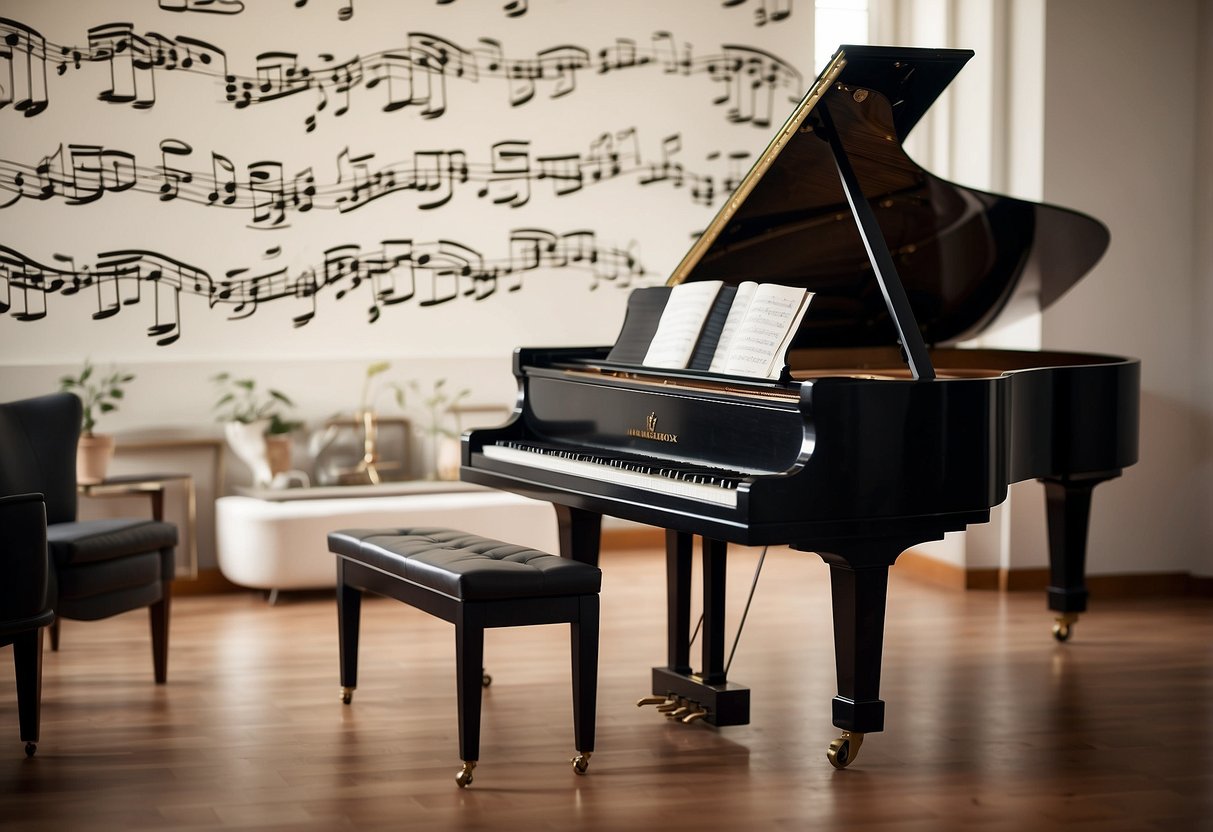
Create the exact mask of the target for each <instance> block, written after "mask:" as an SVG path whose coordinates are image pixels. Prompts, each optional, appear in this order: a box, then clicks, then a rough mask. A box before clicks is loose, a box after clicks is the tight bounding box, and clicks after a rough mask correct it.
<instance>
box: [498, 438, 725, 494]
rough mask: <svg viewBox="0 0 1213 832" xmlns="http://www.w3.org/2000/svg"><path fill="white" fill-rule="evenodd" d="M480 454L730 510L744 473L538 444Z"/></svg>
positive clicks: (505, 446) (503, 445) (509, 446)
mask: <svg viewBox="0 0 1213 832" xmlns="http://www.w3.org/2000/svg"><path fill="white" fill-rule="evenodd" d="M483 453H484V455H485V456H486V457H488V458H489V459H498V460H502V461H504V462H513V463H515V464H518V465H525V466H528V467H530V468H541V469H543V470H546V471H557V472H560V473H565V474H573V475H575V476H579V477H588V478H590V479H594V480H599V481H604V482H613V483H617V484H619V485H627V486H632V487H633V488H641V489H645V490H646V491H658V492H661V493H663V494H671V495H673V496H676V497H687V498H689V499H692V500H702V501H703V502H708V503H715V504H716V505H722V506H729V507H732V508H736V507H737V482H738V481H739V480H740V479H741V478H742V477H745V476H747V475H746V474H743V473H740V472H737V471H720V470H715V469H711V468H705V467H703V466H695V465H691V464H684V463H680V462H677V461H672V460H665V459H657V458H655V457H649V458H645V457H634V456H631V457H629V456H624V455H620V454H614V453H612V452H610V451H604V450H600V449H594V451H593V453H591V452H589V451H588V450H586V449H576V448H569V447H566V446H561V445H552V444H544V443H539V442H500V443H498V444H496V445H485V446H484V451H483Z"/></svg>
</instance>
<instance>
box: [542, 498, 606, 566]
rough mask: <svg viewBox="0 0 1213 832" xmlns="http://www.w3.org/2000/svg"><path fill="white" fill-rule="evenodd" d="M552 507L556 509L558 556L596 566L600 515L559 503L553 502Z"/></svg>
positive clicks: (600, 527) (600, 538)
mask: <svg viewBox="0 0 1213 832" xmlns="http://www.w3.org/2000/svg"><path fill="white" fill-rule="evenodd" d="M552 507H553V508H555V509H556V525H557V529H558V533H559V535H560V556H561V557H562V558H572V559H573V560H576V561H580V562H581V563H588V564H589V565H590V566H597V565H598V548H599V545H600V543H601V540H602V515H601V514H598V513H596V512H593V511H586V510H585V509H582V508H573V507H572V506H562V505H560V504H559V503H553V504H552Z"/></svg>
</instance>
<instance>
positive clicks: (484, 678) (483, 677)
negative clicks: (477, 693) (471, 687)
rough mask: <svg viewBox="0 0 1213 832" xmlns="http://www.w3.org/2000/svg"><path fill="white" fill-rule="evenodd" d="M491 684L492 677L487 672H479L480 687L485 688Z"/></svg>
mask: <svg viewBox="0 0 1213 832" xmlns="http://www.w3.org/2000/svg"><path fill="white" fill-rule="evenodd" d="M491 684H493V677H492V676H490V675H489V674H487V673H481V674H480V687H482V688H487V687H488V686H489V685H491Z"/></svg>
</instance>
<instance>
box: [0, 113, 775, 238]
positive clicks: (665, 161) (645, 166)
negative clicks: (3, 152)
mask: <svg viewBox="0 0 1213 832" xmlns="http://www.w3.org/2000/svg"><path fill="white" fill-rule="evenodd" d="M681 151H682V137H681V135H680V134H678V133H675V134H673V135H670V136H666V137H665V138H664V139H662V140H661V143H660V146H659V147H658V148H656V150H655V151H654V152H653V153H651V154H649V155H648V156H647V157H646V156H645V155H644V154H642V153H641V149H640V138H639V136H638V134H637V129H636V128H635V127H630V128H627V129H624V130H619V131H615V132H607V133H602V134H600V135H599V136H597V137H596V138H595V139H593V140H592V141H591V142H589V144H588V147H587V148H586V149H585V150H584V151H581V152H562V153H536V152H535V151H534V149H533V147H532V142H531V141H525V140H516V141H501V142H497V143H495V144H493V145H492V146H491V147H490V148H488V150H487V152H486V153H485V156H484V157H482V158H483V160H482V161H469V153H468V151H466V150H463V149H457V148H450V149H432V150H417V151H414V152H413V156H412V159H410V160H407V161H399V162H386V163H377V161H376V158H375V154H374V153H362V154H354V153H352V152H351V151H350V149H349V148H348V147H347V148H345V149H344V150H342V151H341V152H340V153H339V154H338V155H337V158H336V160H335V163H334V168H335V174H334V176H333V178H331V179H330V180H328V181H317V177H316V175H315V173H314V172H313V170H312V168H311V167H306V168H303V169H301V170H295V171H288V170H287V169H286V168H285V166H284V164H283V163H282V162H280V161H275V160H260V161H255V162H251V163H248V164H245V165H242V166H241V169H242V175H238V173H237V170H238V168H237V165H236V164H235V163H234V162H233V161H232V159H231V157H229V156H227V155H224V154H221V153H218V152H213V151H212V152H211V153H210V163H209V165H208V166H207V167H205V168H203V167H201V164H199V162H201V163H202V164H206V163H205V162H202V159H205V158H206V154H205V152H200V153H197V154H196V153H195V151H194V148H193V147H192V146H191V145H189V144H188V143H187V142H185V141H182V140H180V139H174V138H168V139H164V140H162V141H161V142H160V158H159V159H158V160H157V162H156V163H155V164H140V163H139V161H138V159H137V158H136V156H135V154H134V153H131V152H129V151H125V150H118V149H113V148H105V147H102V146H100V145H91V144H68V145H62V144H61V145H60V146H59V147H58V148H56V149H55V151H54V152H53V153H50V154H48V155H46V156H44V157H43V158H42V159H41V160H39V161H38V162H37V163H35V164H29V163H24V162H19V161H16V160H12V159H0V208H5V207H8V206H11V205H14V204H15V203H17V202H19V201H20V200H21V199H33V200H40V201H47V200H52V199H58V200H62V201H63V203H64V204H67V205H86V204H88V203H91V202H95V201H97V200H99V199H101V198H102V197H103V196H105V195H106V194H111V193H120V192H123V191H133V192H135V193H141V194H148V195H155V196H156V197H157V198H158V199H159V200H160V201H162V202H173V201H176V200H180V201H181V202H188V203H194V204H198V205H208V206H218V207H221V208H231V209H234V210H239V211H244V212H247V213H249V214H250V215H251V216H250V218H249V224H250V226H252V227H259V228H287V227H289V225H290V223H289V222H288V221H287V218H288V215H291V214H302V213H306V212H308V211H311V210H313V209H316V210H336V211H339V212H341V213H348V212H350V211H354V210H357V209H359V208H361V207H363V206H365V205H368V204H370V203H372V202H374V201H375V200H378V199H382V198H384V197H387V196H390V195H397V194H402V193H404V192H412V193H413V194H415V196H416V205H415V207H417V208H419V209H422V210H432V209H436V208H439V207H441V206H443V205H446V204H447V203H448V202H450V201H451V200H452V199H453V198H454V196H455V194H456V193H457V192H459V191H460V190H463V189H466V190H468V191H469V192H474V193H475V194H476V196H477V197H478V198H479V199H484V200H488V201H489V202H491V203H493V204H496V205H502V206H508V207H511V208H518V207H521V206H523V205H526V204H527V203H528V202H530V200H531V197H532V189H533V188H535V187H536V186H538V185H540V184H543V185H544V187H550V189H551V193H552V195H553V196H557V197H563V196H568V195H570V194H574V193H577V192H579V191H581V190H583V189H584V188H586V187H588V186H592V185H596V184H601V183H604V182H607V181H610V180H614V179H619V178H621V177H629V178H631V179H632V180H633V181H634V182H635V183H636V184H639V185H656V184H665V185H668V186H669V187H672V188H675V189H684V190H685V192H686V193H687V195H688V196H689V198H690V199H691V201H692V202H693V203H695V204H697V205H704V206H711V205H713V204H715V203H716V201H717V198H718V197H722V196H724V195H725V194H728V193H731V192H732V191H733V189H734V188H735V187H736V186H737V183H738V182H739V181H740V180H741V177H742V176H743V175H744V172H745V170H746V169H748V166H749V162H750V159H751V155H752V154H750V153H749V152H748V151H730V152H724V151H713V152H711V153H709V154H708V155H707V157H706V159H705V162H706V164H707V165H711V166H712V167H713V168H715V170H714V171H713V172H707V171H706V170H701V171H700V172H695V171H691V170H687V169H686V168H685V167H684V165H683V164H682V162H681V161H679V156H680V154H681ZM645 158H649V159H651V160H652V161H648V162H646V161H645V160H644V159H645ZM193 159H197V161H196V162H194V163H193V164H192V165H191V164H190V162H191V160H193Z"/></svg>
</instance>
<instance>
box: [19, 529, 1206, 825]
mask: <svg viewBox="0 0 1213 832" xmlns="http://www.w3.org/2000/svg"><path fill="white" fill-rule="evenodd" d="M756 557H757V552H756V551H755V550H739V551H737V552H735V553H733V554H731V556H730V575H729V578H730V587H729V594H730V598H731V601H730V604H731V609H732V611H733V614H734V616H737V615H739V614H740V610H741V607H742V603H743V601H744V595H745V593H746V591H747V590H748V588H749V584H750V575H751V571H752V569H753V566H754V563H755V561H756ZM603 569H604V586H603V591H602V615H603V621H602V647H601V661H600V681H599V710H598V742H597V751H596V752H595V754H594V757H593V760H592V762H591V764H590V771H589V774H588V775H587V776H586V777H578V776H576V775H575V774H574V773H573V771H572V770H571V768H570V766H569V762H568V761H569V758H570V757H571V756H572V752H573V746H572V724H571V723H572V719H571V704H570V698H571V697H570V683H569V671H568V632H567V628H566V627H563V626H552V627H532V628H521V629H509V630H494V631H490V632H489V633H488V634H487V639H486V647H485V653H486V661H487V664H488V668H489V671H490V672H491V673H492V674H493V677H494V682H493V685H492V687H491V688H490V689H488V690H487V691H486V692H485V698H484V719H483V736H482V747H481V755H480V756H481V761H480V766H479V768H477V769H476V773H475V782H474V784H473V785H472V786H471V787H470V788H468V789H466V790H460V789H458V788H456V786H455V784H454V779H453V778H454V775H455V772H456V771H457V769H458V767H459V761H458V754H457V751H456V725H455V702H454V694H455V676H454V652H455V651H454V631H453V628H452V627H451V626H450V625H448V624H446V623H444V622H442V621H438V620H437V619H432V618H429V617H427V616H425V615H424V614H422V613H418V612H416V611H414V610H411V609H408V608H406V607H404V606H403V605H401V604H398V603H396V602H393V601H387V600H382V599H368V601H367V603H366V604H364V610H363V636H362V651H361V668H360V679H359V682H360V684H359V687H358V691H357V693H356V694H355V696H354V701H353V704H352V705H350V706H344V705H342V704H341V703H340V702H339V701H338V680H337V642H336V613H335V605H334V601H333V599H332V597H331V594H324V593H312V594H286V595H285V596H284V598H283V600H282V601H280V602H279V604H278V605H277V606H274V607H270V606H267V605H266V604H265V602H264V600H263V599H262V596H260V595H259V594H253V593H242V594H235V595H222V596H212V597H185V598H180V599H178V600H177V601H175V603H174V608H173V623H172V636H171V643H170V660H169V681H168V684H167V685H166V686H162V687H157V686H156V685H154V684H153V683H152V660H151V647H150V643H149V638H148V635H147V618H146V615H144V614H128V615H125V616H120V617H118V618H115V619H110V620H107V621H100V622H91V623H83V622H74V621H68V622H64V624H63V644H62V649H61V650H60V652H59V653H50V652H49V651H48V652H47V653H46V656H45V664H44V693H43V712H42V737H41V742H40V743H39V748H38V754H37V756H36V757H35V758H33V759H32V760H27V759H25V758H24V755H23V754H22V750H21V749H22V744H21V743H20V742H18V739H17V733H18V732H17V713H16V699H15V688H14V683H13V678H12V672H11V670H9V669H8V668H9V667H11V658H12V657H11V650H9V649H5V650H2V651H0V667H3V668H4V670H3V674H2V675H3V681H0V827H3V829H4V830H6V832H24V831H25V830H43V829H54V830H73V832H74V830H110V829H113V830H141V829H209V828H216V829H238V828H239V829H266V830H270V829H284V830H285V829H325V830H343V829H360V830H361V829H388V828H391V829H406V830H407V829H445V828H459V829H481V828H483V829H495V830H501V829H535V830H542V829H610V830H616V829H624V830H633V832H640V830H663V829H703V828H711V829H721V830H740V829H756V828H758V829H817V828H820V829H833V828H837V829H843V828H845V829H848V830H899V832H900V831H901V830H909V831H910V832H916V831H917V830H940V829H976V830H1024V829H1031V830H1034V832H1035V831H1036V830H1045V829H1054V828H1056V829H1063V828H1064V829H1066V830H1074V831H1075V832H1077V831H1078V830H1100V832H1117V830H1149V829H1168V830H1175V829H1181V830H1191V829H1213V615H1211V613H1213V603H1210V601H1209V600H1208V599H1207V598H1206V599H1200V598H1143V599H1125V600H1115V601H1101V600H1100V599H1099V598H1096V599H1094V601H1093V602H1092V611H1091V612H1090V613H1088V614H1087V615H1085V616H1084V617H1083V618H1082V620H1081V621H1080V622H1079V623H1078V625H1077V627H1076V628H1075V634H1074V637H1073V638H1072V639H1071V641H1070V642H1069V643H1068V644H1064V645H1059V644H1056V643H1054V641H1053V639H1052V637H1051V635H1050V632H1049V628H1050V626H1051V618H1050V616H1049V615H1048V613H1047V612H1046V611H1045V609H1044V599H1043V596H1042V595H1038V594H1035V593H1031V594H1029V593H1012V594H1009V595H1000V594H995V593H988V592H968V593H963V592H957V591H955V590H951V589H945V588H940V587H936V586H932V585H929V584H924V583H916V582H915V581H913V580H912V579H907V578H906V577H904V576H900V575H898V572H897V569H896V567H895V568H894V569H893V572H892V579H891V586H890V600H889V615H888V625H887V631H886V643H885V664H884V682H883V685H882V696H883V698H884V699H885V701H886V702H887V703H888V709H887V726H886V727H887V730H886V731H885V732H884V733H881V734H872V735H869V737H868V738H867V741H866V742H865V744H864V747H863V750H862V753H861V754H860V755H859V757H858V759H857V760H856V761H855V763H854V764H853V766H852V767H851V768H850V769H847V770H845V771H835V770H834V769H832V768H831V767H830V765H829V763H828V762H827V761H826V758H825V748H826V745H827V744H828V743H829V741H830V740H831V739H833V738H834V737H835V736H836V731H835V729H834V728H833V727H832V726H831V725H830V698H831V697H832V696H833V694H834V691H835V687H834V684H835V683H834V667H833V645H832V638H831V634H830V613H829V592H828V589H829V586H828V573H827V570H826V567H825V566H824V564H822V563H821V561H820V560H819V559H818V558H817V557H816V556H813V555H805V554H800V553H794V552H789V551H786V550H774V551H773V552H772V553H771V554H770V555H769V556H768V557H767V560H766V566H765V568H764V574H763V576H762V579H761V580H760V582H759V585H758V589H757V593H756V596H755V601H754V606H753V608H752V609H751V611H750V615H749V620H748V622H747V624H746V630H745V632H744V633H743V635H742V638H741V643H740V646H739V648H738V650H737V655H736V661H735V662H734V664H733V666H732V668H731V670H730V678H731V679H733V680H735V681H737V682H739V683H742V684H746V685H749V686H750V687H751V688H752V698H753V706H752V721H751V723H750V724H749V725H747V726H740V727H733V728H726V729H720V730H718V729H714V728H711V727H708V726H704V725H692V726H684V725H681V724H674V723H670V722H667V721H665V720H664V719H663V718H662V717H660V716H659V715H658V714H656V713H655V712H654V711H653V710H652V709H651V708H646V709H637V708H636V706H635V704H634V703H635V700H636V699H637V698H638V697H639V696H642V695H644V694H647V693H648V677H649V667H650V666H652V665H656V664H661V663H663V661H664V632H665V631H664V612H663V610H664V608H663V598H664V595H663V593H664V566H663V562H662V560H661V558H660V556H659V554H658V553H657V552H655V551H649V552H644V551H640V552H607V553H606V554H604V556H603ZM735 627H736V623H735V621H732V622H730V624H729V634H730V635H729V637H730V639H731V638H732V634H733V632H735ZM697 646H698V645H696V647H697Z"/></svg>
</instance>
